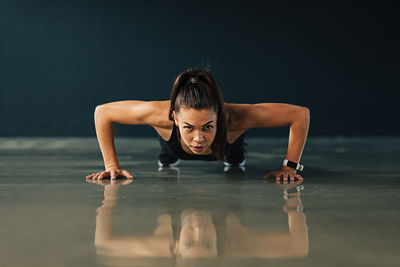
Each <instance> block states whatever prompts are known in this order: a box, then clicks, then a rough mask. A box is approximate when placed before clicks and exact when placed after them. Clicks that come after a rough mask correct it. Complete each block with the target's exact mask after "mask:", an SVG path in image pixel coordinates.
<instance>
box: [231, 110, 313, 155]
mask: <svg viewBox="0 0 400 267" xmlns="http://www.w3.org/2000/svg"><path fill="white" fill-rule="evenodd" d="M226 108H227V111H228V113H229V114H230V118H229V125H230V126H229V128H231V130H232V131H235V130H242V131H245V130H247V129H251V128H261V127H283V126H289V127H290V132H289V142H288V149H287V153H286V158H287V159H288V160H290V161H294V162H300V159H301V155H302V153H303V149H304V145H305V143H306V139H307V134H308V128H309V123H310V111H309V109H308V108H306V107H301V106H296V105H290V104H281V103H261V104H227V106H226Z"/></svg>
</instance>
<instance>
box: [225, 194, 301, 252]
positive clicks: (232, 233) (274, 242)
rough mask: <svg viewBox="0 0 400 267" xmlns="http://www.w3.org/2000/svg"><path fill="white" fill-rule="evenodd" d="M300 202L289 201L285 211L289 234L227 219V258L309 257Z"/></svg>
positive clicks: (231, 216)
mask: <svg viewBox="0 0 400 267" xmlns="http://www.w3.org/2000/svg"><path fill="white" fill-rule="evenodd" d="M300 205H301V202H300V199H289V200H287V201H286V205H285V207H284V209H286V210H287V214H288V223H289V234H285V233H280V232H271V231H266V230H263V229H251V228H248V227H245V226H244V225H242V224H241V222H240V219H239V218H238V217H237V216H236V215H233V214H230V215H229V216H228V217H227V220H226V223H227V235H228V244H227V251H226V254H227V256H235V257H259V258H277V257H287V258H290V257H305V256H307V254H308V230H307V224H306V216H305V215H304V213H303V212H302V211H301V209H299V210H296V209H292V207H293V206H294V208H296V207H297V206H300Z"/></svg>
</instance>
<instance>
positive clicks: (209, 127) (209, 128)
mask: <svg viewBox="0 0 400 267" xmlns="http://www.w3.org/2000/svg"><path fill="white" fill-rule="evenodd" d="M212 128H214V126H212V125H207V126H205V127H204V129H205V130H211V129H212Z"/></svg>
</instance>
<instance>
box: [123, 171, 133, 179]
mask: <svg viewBox="0 0 400 267" xmlns="http://www.w3.org/2000/svg"><path fill="white" fill-rule="evenodd" d="M122 175H124V176H125V177H126V178H128V179H133V176H132V174H130V173H129V172H128V171H126V170H122Z"/></svg>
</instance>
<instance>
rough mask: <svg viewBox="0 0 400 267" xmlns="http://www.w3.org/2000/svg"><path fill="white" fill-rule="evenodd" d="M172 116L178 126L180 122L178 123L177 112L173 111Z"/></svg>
mask: <svg viewBox="0 0 400 267" xmlns="http://www.w3.org/2000/svg"><path fill="white" fill-rule="evenodd" d="M172 115H173V117H174V122H175V125H176V126H178V123H179V121H178V116H177V115H176V112H175V110H173V111H172Z"/></svg>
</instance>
